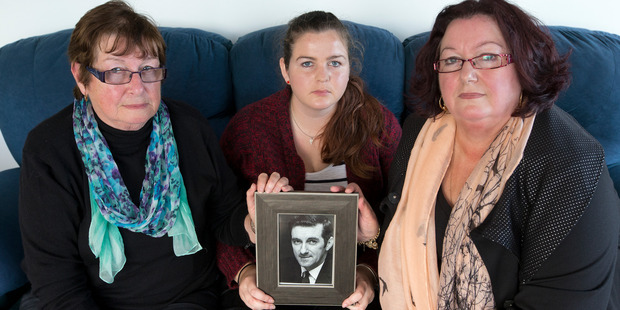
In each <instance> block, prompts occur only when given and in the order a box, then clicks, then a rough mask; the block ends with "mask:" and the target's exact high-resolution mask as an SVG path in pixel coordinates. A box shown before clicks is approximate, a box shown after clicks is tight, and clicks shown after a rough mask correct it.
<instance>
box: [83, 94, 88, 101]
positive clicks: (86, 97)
mask: <svg viewBox="0 0 620 310" xmlns="http://www.w3.org/2000/svg"><path fill="white" fill-rule="evenodd" d="M88 100H89V98H88V94H86V95H84V102H88Z"/></svg>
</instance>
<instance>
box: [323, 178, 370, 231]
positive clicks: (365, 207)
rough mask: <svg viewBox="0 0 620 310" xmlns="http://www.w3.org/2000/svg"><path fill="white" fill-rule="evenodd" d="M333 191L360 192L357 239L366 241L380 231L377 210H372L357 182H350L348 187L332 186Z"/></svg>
mask: <svg viewBox="0 0 620 310" xmlns="http://www.w3.org/2000/svg"><path fill="white" fill-rule="evenodd" d="M331 191H332V192H345V193H347V194H350V193H358V194H359V200H358V203H357V210H358V217H357V241H359V242H366V241H368V240H370V239H372V238H374V237H375V236H376V235H377V233H379V221H377V216H376V215H375V211H373V210H372V207H371V206H370V204H369V203H368V201H367V200H366V199H365V198H364V193H362V189H361V188H360V187H359V185H357V184H356V183H349V184H348V185H347V187H346V188H345V187H342V186H332V187H331Z"/></svg>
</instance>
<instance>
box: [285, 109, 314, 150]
mask: <svg viewBox="0 0 620 310" xmlns="http://www.w3.org/2000/svg"><path fill="white" fill-rule="evenodd" d="M291 118H292V119H293V123H295V126H297V128H299V131H301V133H303V134H304V135H305V136H307V137H308V138H310V140H309V141H310V144H312V142H314V138H316V135H314V136H311V135H309V134H307V133H306V132H305V131H304V130H303V129H301V126H299V124H297V121H296V120H295V115H294V114H293V109H291Z"/></svg>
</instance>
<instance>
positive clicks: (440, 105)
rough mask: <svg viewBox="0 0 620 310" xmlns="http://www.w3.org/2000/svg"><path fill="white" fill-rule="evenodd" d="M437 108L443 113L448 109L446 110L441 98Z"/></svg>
mask: <svg viewBox="0 0 620 310" xmlns="http://www.w3.org/2000/svg"><path fill="white" fill-rule="evenodd" d="M439 108H441V109H442V110H443V111H444V112H446V111H448V108H446V105H445V104H444V103H443V97H439Z"/></svg>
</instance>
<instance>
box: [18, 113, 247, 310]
mask: <svg viewBox="0 0 620 310" xmlns="http://www.w3.org/2000/svg"><path fill="white" fill-rule="evenodd" d="M166 104H167V105H168V108H169V111H170V115H171V121H172V127H173V130H174V136H175V139H176V143H177V147H178V150H179V166H180V170H181V173H182V176H183V180H184V182H185V187H186V190H187V198H188V203H189V206H190V209H191V212H192V217H193V221H194V224H195V227H196V233H197V235H198V240H199V242H200V244H201V245H202V247H203V250H201V251H199V252H197V253H195V254H193V255H188V256H181V257H177V256H175V254H174V251H173V246H172V238H170V237H168V236H164V237H161V238H153V237H150V236H147V235H145V234H142V233H134V232H131V231H129V230H125V229H120V232H121V235H122V238H123V242H124V247H125V256H126V258H127V262H126V264H125V266H124V268H123V269H122V270H121V271H120V272H119V273H118V274H117V275H116V277H115V279H114V282H113V283H112V284H107V283H105V282H103V281H102V280H101V279H100V278H99V260H98V259H97V258H95V257H94V255H93V253H92V252H91V250H90V248H89V246H88V229H89V227H90V220H91V210H90V203H89V193H88V179H87V177H86V174H85V172H84V165H83V163H82V159H81V157H80V153H79V151H78V149H77V147H76V144H75V140H74V138H73V129H72V107H73V105H70V106H68V107H66V108H65V109H63V110H62V111H61V112H59V113H58V114H56V115H54V116H52V117H51V118H50V119H48V120H46V121H44V122H43V123H41V124H40V125H39V126H37V127H36V128H35V129H33V130H32V131H31V132H30V134H29V136H28V139H27V141H26V143H25V147H24V152H23V160H22V169H21V181H20V226H21V231H22V238H23V245H24V253H25V259H24V269H25V271H26V274H27V275H28V279H29V280H30V282H31V283H32V288H33V292H34V294H35V295H36V296H38V297H39V298H40V299H41V307H42V308H44V309H97V308H99V307H100V308H114V309H157V308H161V307H163V306H166V305H169V304H172V303H183V302H186V303H193V304H197V305H203V306H205V307H207V305H209V303H210V302H212V300H213V299H214V295H213V292H212V291H213V290H214V286H215V284H216V281H217V279H218V275H219V273H218V271H217V268H216V264H215V241H216V239H219V240H221V241H222V242H225V243H231V244H235V245H245V244H247V243H248V241H249V240H248V236H247V234H246V233H245V230H244V228H243V220H244V218H245V215H246V214H247V207H246V204H245V190H244V189H239V188H238V187H237V180H236V178H235V176H234V174H233V173H232V171H231V170H230V169H229V168H228V167H227V165H226V161H225V159H224V157H223V155H222V154H221V150H220V148H219V146H218V141H217V137H216V136H215V134H214V133H213V132H212V130H211V129H210V127H209V126H208V124H207V121H206V119H205V118H204V117H202V116H201V114H200V113H199V112H198V111H196V110H195V109H194V108H192V107H190V106H188V105H185V104H181V103H175V102H169V101H167V102H166ZM98 124H99V126H100V128H101V131H102V133H103V135H104V137H105V138H106V141H107V142H108V144H109V146H110V149H111V151H112V153H113V156H114V158H115V161H116V162H117V164H118V166H119V170H120V172H121V175H122V177H123V180H124V181H125V183H126V184H127V187H128V189H129V192H130V195H131V197H132V200H133V201H134V202H135V201H137V199H138V197H139V192H140V189H141V184H142V180H143V178H144V163H145V160H146V159H145V158H146V148H147V147H148V144H149V137H150V132H151V126H152V124H151V122H149V125H147V126H145V128H143V129H141V130H138V131H133V132H126V131H120V130H116V129H114V128H111V127H109V126H106V125H105V124H103V123H102V122H100V121H99V122H98Z"/></svg>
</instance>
